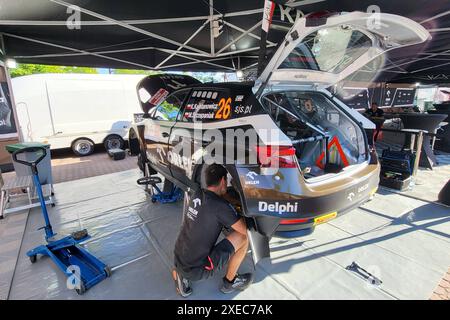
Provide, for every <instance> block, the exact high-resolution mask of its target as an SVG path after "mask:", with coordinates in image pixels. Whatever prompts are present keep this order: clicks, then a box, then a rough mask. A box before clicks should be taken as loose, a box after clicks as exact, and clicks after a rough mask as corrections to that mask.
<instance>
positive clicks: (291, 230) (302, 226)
mask: <svg viewBox="0 0 450 320" xmlns="http://www.w3.org/2000/svg"><path fill="white" fill-rule="evenodd" d="M374 193H375V192H374V191H372V192H371V193H370V194H369V195H368V196H367V197H364V198H362V199H361V200H360V201H358V202H355V203H353V204H352V205H351V206H349V207H347V208H345V209H342V210H340V211H336V216H335V217H333V218H330V219H326V220H325V221H323V222H320V223H317V222H316V221H315V220H316V219H318V218H319V219H320V218H323V217H325V218H326V216H328V215H330V214H332V212H330V213H327V214H318V215H316V216H312V217H311V218H308V220H307V221H305V222H303V223H293V224H279V225H278V227H277V228H276V230H275V234H274V235H275V236H276V237H280V238H298V237H304V236H308V235H310V234H312V233H313V232H314V229H315V227H316V226H317V225H319V224H322V223H326V222H329V221H332V220H334V219H336V218H337V217H339V216H342V215H344V214H346V213H347V212H350V211H352V210H353V209H356V208H357V207H359V206H360V205H362V204H364V203H365V202H367V201H368V200H370V198H371V197H372V196H373V194H374ZM281 220H282V219H280V222H281Z"/></svg>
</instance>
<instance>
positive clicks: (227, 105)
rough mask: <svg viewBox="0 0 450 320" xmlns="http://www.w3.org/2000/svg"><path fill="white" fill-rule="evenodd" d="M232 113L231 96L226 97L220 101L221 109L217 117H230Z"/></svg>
mask: <svg viewBox="0 0 450 320" xmlns="http://www.w3.org/2000/svg"><path fill="white" fill-rule="evenodd" d="M230 114H231V98H228V99H226V100H225V98H222V99H220V101H219V110H217V112H216V116H215V118H216V119H228V118H229V117H230Z"/></svg>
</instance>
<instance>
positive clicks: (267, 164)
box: [256, 146, 296, 168]
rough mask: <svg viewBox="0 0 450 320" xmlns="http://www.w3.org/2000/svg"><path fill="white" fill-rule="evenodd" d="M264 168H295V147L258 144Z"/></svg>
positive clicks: (260, 163)
mask: <svg viewBox="0 0 450 320" xmlns="http://www.w3.org/2000/svg"><path fill="white" fill-rule="evenodd" d="M256 153H257V156H258V164H259V165H260V166H261V167H262V168H295V167H296V165H295V158H294V157H295V148H294V147H290V146H256Z"/></svg>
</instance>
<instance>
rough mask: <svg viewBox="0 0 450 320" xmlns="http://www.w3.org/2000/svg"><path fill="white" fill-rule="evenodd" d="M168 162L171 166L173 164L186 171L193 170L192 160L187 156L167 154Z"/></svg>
mask: <svg viewBox="0 0 450 320" xmlns="http://www.w3.org/2000/svg"><path fill="white" fill-rule="evenodd" d="M167 160H168V161H169V162H170V163H171V164H173V165H175V166H177V167H179V168H182V169H184V170H186V171H188V170H189V169H190V168H191V159H190V158H189V157H186V156H181V155H179V154H178V153H175V152H172V151H169V152H168V153H167Z"/></svg>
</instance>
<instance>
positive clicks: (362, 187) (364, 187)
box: [358, 183, 369, 193]
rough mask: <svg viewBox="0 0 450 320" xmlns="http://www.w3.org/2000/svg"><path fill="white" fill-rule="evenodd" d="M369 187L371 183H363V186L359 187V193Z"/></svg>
mask: <svg viewBox="0 0 450 320" xmlns="http://www.w3.org/2000/svg"><path fill="white" fill-rule="evenodd" d="M368 188H369V184H367V183H366V184H365V185H363V186H361V187H359V188H358V193H361V192H364V191H366V190H367V189H368Z"/></svg>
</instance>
